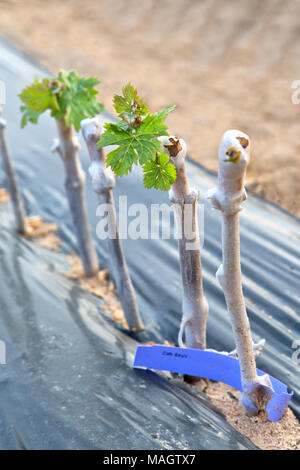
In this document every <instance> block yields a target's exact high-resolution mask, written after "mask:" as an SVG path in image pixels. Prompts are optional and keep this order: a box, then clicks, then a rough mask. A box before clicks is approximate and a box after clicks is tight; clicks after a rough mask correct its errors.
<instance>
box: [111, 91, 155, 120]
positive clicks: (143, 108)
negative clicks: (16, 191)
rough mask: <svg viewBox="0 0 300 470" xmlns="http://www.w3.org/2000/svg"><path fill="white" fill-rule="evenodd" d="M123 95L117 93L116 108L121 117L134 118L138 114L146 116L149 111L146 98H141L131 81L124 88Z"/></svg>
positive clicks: (115, 98) (114, 101)
mask: <svg viewBox="0 0 300 470" xmlns="http://www.w3.org/2000/svg"><path fill="white" fill-rule="evenodd" d="M122 92H123V96H120V95H115V96H114V99H113V103H114V108H115V110H116V112H117V114H118V115H119V117H120V118H124V117H127V118H128V119H130V120H132V119H134V118H135V117H136V116H145V115H146V114H147V113H148V112H149V111H148V107H147V104H146V102H145V100H141V97H140V96H138V91H137V89H136V88H134V86H133V85H131V83H130V82H129V83H127V85H126V86H124V87H123V88H122Z"/></svg>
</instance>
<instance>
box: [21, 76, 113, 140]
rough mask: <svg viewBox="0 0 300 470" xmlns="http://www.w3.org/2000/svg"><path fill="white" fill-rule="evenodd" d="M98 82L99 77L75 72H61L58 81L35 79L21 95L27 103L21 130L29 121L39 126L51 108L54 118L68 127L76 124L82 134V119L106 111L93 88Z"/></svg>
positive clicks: (24, 108)
mask: <svg viewBox="0 0 300 470" xmlns="http://www.w3.org/2000/svg"><path fill="white" fill-rule="evenodd" d="M99 83H100V82H99V80H98V79H97V78H94V77H88V78H84V77H80V76H79V75H78V74H77V72H75V71H74V70H72V71H71V72H66V71H61V72H60V73H59V74H58V76H57V77H56V78H44V79H42V80H40V81H39V80H37V79H36V80H35V81H34V82H33V84H32V85H29V86H28V87H26V88H24V90H23V91H22V92H21V93H20V95H19V97H20V98H21V100H22V102H23V103H24V105H23V106H22V107H21V112H22V113H23V117H22V121H21V127H24V126H25V125H26V124H27V123H28V122H33V123H36V122H37V121H38V118H39V116H40V115H41V114H42V113H43V112H44V111H46V110H47V109H49V110H50V111H51V116H53V117H54V118H55V119H58V120H59V119H62V118H64V119H65V120H66V123H67V125H68V126H71V125H73V126H74V127H75V129H76V130H77V131H79V129H80V121H81V120H82V119H85V118H88V117H93V116H95V115H96V114H99V113H101V112H102V111H103V109H104V107H103V105H102V104H101V103H99V102H98V101H97V100H96V98H95V96H96V95H97V93H98V91H97V90H95V89H94V87H95V86H96V85H98V84H99Z"/></svg>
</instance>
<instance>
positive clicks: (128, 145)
mask: <svg viewBox="0 0 300 470" xmlns="http://www.w3.org/2000/svg"><path fill="white" fill-rule="evenodd" d="M122 92H123V95H122V96H119V95H115V97H114V100H113V103H114V108H115V110H116V112H117V114H118V116H119V121H118V122H117V123H116V124H111V123H108V124H105V126H104V128H105V132H104V133H103V135H102V137H101V139H100V140H99V142H98V144H97V147H98V148H102V147H107V146H109V145H115V146H116V147H117V148H116V149H115V150H112V151H111V152H109V153H108V155H107V160H106V164H107V166H110V167H111V168H112V170H113V171H114V172H115V174H116V175H117V176H123V175H127V174H128V173H129V172H130V171H131V170H132V166H133V164H136V165H141V166H142V168H143V173H144V184H145V186H146V188H155V189H161V190H163V191H167V190H168V189H170V187H171V186H172V184H173V183H174V181H175V180H176V168H175V167H174V165H173V164H172V163H170V162H169V156H168V155H167V154H165V153H162V148H161V143H160V142H159V140H158V139H157V138H158V137H161V136H165V135H168V132H167V126H166V125H165V124H164V123H163V122H164V120H165V119H166V117H167V116H168V114H169V113H170V112H171V111H173V109H175V106H167V107H165V108H164V109H162V110H161V111H160V112H158V113H154V114H150V112H149V110H148V106H147V104H146V102H145V100H142V99H141V97H140V96H139V95H138V92H137V90H136V89H135V88H134V87H133V86H132V85H131V83H128V84H127V85H126V86H125V87H124V88H123V90H122Z"/></svg>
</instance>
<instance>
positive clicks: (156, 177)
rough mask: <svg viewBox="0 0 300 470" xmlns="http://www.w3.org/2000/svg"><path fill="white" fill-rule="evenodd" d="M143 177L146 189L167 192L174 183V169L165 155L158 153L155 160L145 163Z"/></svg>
mask: <svg viewBox="0 0 300 470" xmlns="http://www.w3.org/2000/svg"><path fill="white" fill-rule="evenodd" d="M143 175H144V178H143V182H144V185H145V186H146V188H155V189H161V190H162V191H168V190H169V189H170V187H171V186H172V184H173V183H174V182H175V181H176V168H175V166H174V165H173V163H170V161H169V157H168V155H167V154H165V153H159V154H158V155H157V156H156V158H155V160H151V161H150V162H147V163H145V165H144V166H143Z"/></svg>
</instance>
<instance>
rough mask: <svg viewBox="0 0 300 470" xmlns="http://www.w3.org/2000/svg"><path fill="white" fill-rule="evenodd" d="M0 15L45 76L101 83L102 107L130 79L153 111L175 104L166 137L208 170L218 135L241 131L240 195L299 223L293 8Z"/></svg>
mask: <svg viewBox="0 0 300 470" xmlns="http://www.w3.org/2000/svg"><path fill="white" fill-rule="evenodd" d="M225 5H226V6H225ZM0 11H1V14H0V35H1V36H4V37H6V38H7V39H9V40H11V41H12V42H13V43H14V44H15V45H17V46H19V47H21V48H22V49H24V50H25V51H27V52H29V53H30V54H32V55H33V56H34V57H36V58H37V59H38V60H39V61H40V62H41V63H42V64H44V65H46V66H47V67H49V68H50V69H51V71H53V72H56V71H57V70H58V69H59V68H65V69H69V68H72V67H73V68H76V69H78V70H79V71H80V72H82V73H85V74H94V75H96V76H98V77H100V78H101V80H102V85H101V87H100V89H101V100H102V101H103V102H104V103H105V105H106V107H107V108H108V109H109V110H110V111H111V110H112V107H111V97H112V95H113V93H115V92H118V91H119V90H120V87H121V86H122V85H123V84H125V83H126V82H127V81H128V80H132V81H133V83H134V84H136V85H137V87H138V88H140V89H141V90H142V92H143V94H144V95H145V96H146V98H147V99H148V101H149V102H150V105H151V108H152V109H153V110H157V109H158V108H160V107H162V106H163V105H166V104H168V103H176V104H177V105H178V109H177V111H176V112H175V113H173V115H172V116H171V117H170V118H169V126H170V129H171V131H172V132H174V133H176V134H177V135H180V136H181V137H183V138H185V139H186V141H187V143H188V147H189V152H190V154H191V156H192V157H193V158H194V159H196V160H198V161H200V162H201V163H202V164H203V165H205V166H206V167H207V168H209V169H213V170H216V165H217V158H216V154H217V148H218V144H219V141H220V138H221V135H222V133H223V132H224V131H225V130H226V129H228V128H232V127H237V128H240V129H241V130H243V131H245V132H247V133H249V135H250V136H251V138H252V148H253V153H252V163H251V166H250V169H249V176H248V187H249V188H250V189H252V190H253V191H255V192H256V193H258V194H260V195H262V196H263V197H265V198H267V199H269V200H272V201H274V202H276V203H279V204H281V205H282V206H283V207H284V208H286V209H287V210H289V211H291V212H292V213H293V214H296V215H297V216H300V179H299V177H298V174H299V170H300V156H299V153H300V143H299V139H298V134H299V129H300V105H298V106H297V105H295V104H292V101H291V95H292V92H293V90H292V89H291V83H292V81H293V80H296V79H300V60H299V57H300V26H299V16H300V2H299V1H298V0H285V1H284V2H283V1H282V0H264V1H263V2H262V1H261V0H227V2H223V1H222V0H202V1H198V0H143V1H136V0H114V1H111V0H97V1H96V0H85V1H80V0H65V1H64V2H62V1H58V0H52V1H51V2H46V1H33V0H27V1H26V2H23V1H13V0H6V1H5V0H0ZM0 78H1V77H0Z"/></svg>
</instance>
